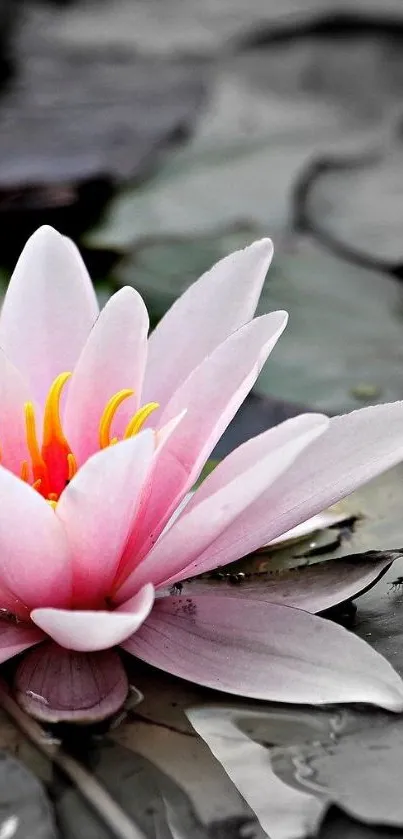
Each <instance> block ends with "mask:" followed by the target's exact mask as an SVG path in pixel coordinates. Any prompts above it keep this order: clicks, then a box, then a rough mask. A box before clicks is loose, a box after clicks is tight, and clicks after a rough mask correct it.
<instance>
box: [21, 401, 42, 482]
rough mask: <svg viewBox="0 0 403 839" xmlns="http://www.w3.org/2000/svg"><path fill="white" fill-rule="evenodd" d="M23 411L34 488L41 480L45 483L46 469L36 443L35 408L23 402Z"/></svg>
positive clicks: (29, 403) (30, 403)
mask: <svg viewBox="0 0 403 839" xmlns="http://www.w3.org/2000/svg"><path fill="white" fill-rule="evenodd" d="M24 411H25V428H26V435H27V446H28V451H29V453H30V455H31V461H32V473H33V476H34V489H38V488H39V487H40V486H41V485H42V482H43V483H44V484H45V485H46V484H47V482H48V470H47V468H46V463H45V461H44V459H43V457H42V453H41V450H40V448H39V445H38V438H37V436H36V423H35V410H34V406H33V404H32V402H26V403H25V405H24ZM38 481H39V484H38Z"/></svg>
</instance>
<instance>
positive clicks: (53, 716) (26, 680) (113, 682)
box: [13, 643, 129, 723]
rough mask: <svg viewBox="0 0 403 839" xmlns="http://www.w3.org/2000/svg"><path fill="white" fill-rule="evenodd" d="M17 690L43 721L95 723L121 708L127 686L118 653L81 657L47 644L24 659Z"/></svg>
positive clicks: (26, 708)
mask: <svg viewBox="0 0 403 839" xmlns="http://www.w3.org/2000/svg"><path fill="white" fill-rule="evenodd" d="M13 691H14V694H15V698H16V700H17V702H18V703H19V705H20V706H21V707H22V708H23V709H24V711H26V712H27V713H28V714H30V715H31V716H32V717H35V718H36V719H38V720H41V721H42V722H49V723H56V722H75V723H80V722H82V723H95V722H100V721H101V720H104V719H106V718H107V717H110V716H112V714H115V713H116V712H117V711H118V710H119V709H120V708H121V707H122V705H123V704H124V702H125V700H126V698H127V695H128V691H129V685H128V681H127V676H126V673H125V670H124V667H123V665H122V662H121V660H120V658H119V655H118V653H117V652H116V651H115V650H102V651H101V652H95V653H77V652H71V651H70V650H64V649H62V648H61V647H58V646H57V644H53V643H46V644H42V645H41V646H40V647H38V648H36V649H35V650H32V651H31V652H29V653H28V654H27V655H25V656H24V658H23V659H22V661H21V662H20V664H19V665H18V667H17V670H16V673H15V677H14V683H13Z"/></svg>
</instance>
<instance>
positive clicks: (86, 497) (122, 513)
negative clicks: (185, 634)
mask: <svg viewBox="0 0 403 839" xmlns="http://www.w3.org/2000/svg"><path fill="white" fill-rule="evenodd" d="M153 457H154V434H153V432H152V431H151V430H150V431H143V432H141V433H140V434H138V435H137V436H136V437H134V438H133V439H130V440H125V441H124V442H122V443H117V444H116V445H115V446H109V447H108V448H106V449H104V450H103V451H101V452H98V453H97V454H95V455H93V456H92V457H91V458H90V459H89V460H87V462H86V463H85V464H84V466H82V467H81V469H79V470H78V472H77V473H76V475H75V476H74V478H73V480H72V481H71V482H70V483H69V485H68V486H67V487H66V489H65V490H64V492H63V493H62V495H61V498H60V501H59V503H58V505H57V508H56V517H57V519H58V520H59V521H60V522H61V524H62V525H63V526H64V528H65V531H66V535H67V540H68V543H69V545H70V549H71V553H72V557H73V565H72V569H73V603H74V606H75V608H79V607H80V606H83V607H85V608H89V607H90V606H91V605H93V606H94V607H97V606H99V601H100V600H101V602H104V598H105V595H106V594H108V593H109V590H110V587H111V585H112V582H113V579H114V576H115V573H116V571H117V568H118V566H119V562H120V559H121V555H122V552H123V549H124V546H125V544H126V541H127V538H128V536H129V534H130V531H131V529H132V527H133V522H134V520H135V517H136V513H137V509H138V505H139V501H140V495H141V490H142V488H143V484H144V482H145V480H146V478H147V475H148V472H149V470H150V468H151V464H152V461H153ZM49 605H50V604H49ZM52 605H53V604H52Z"/></svg>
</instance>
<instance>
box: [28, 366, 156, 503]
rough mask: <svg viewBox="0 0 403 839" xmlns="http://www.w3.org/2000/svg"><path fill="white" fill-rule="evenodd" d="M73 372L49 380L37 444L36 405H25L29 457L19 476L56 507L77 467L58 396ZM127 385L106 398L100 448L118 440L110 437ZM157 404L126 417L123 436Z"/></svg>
mask: <svg viewBox="0 0 403 839" xmlns="http://www.w3.org/2000/svg"><path fill="white" fill-rule="evenodd" d="M71 375H72V374H71V373H70V372H65V373H60V374H59V375H58V376H57V377H56V378H55V380H54V381H53V382H52V384H51V386H50V388H49V392H48V394H47V398H46V401H45V410H44V417H43V432H42V443H41V445H40V444H39V441H38V434H37V423H36V417H35V407H34V404H33V403H32V402H26V403H25V405H24V414H25V431H26V441H27V450H28V453H29V458H30V459H29V460H28V459H27V460H23V462H22V464H21V471H20V477H21V479H22V480H23V481H25V482H26V483H29V484H30V485H31V486H32V487H33V489H35V490H37V492H39V493H40V495H42V496H43V497H44V498H45V499H46V500H47V501H48V503H49V504H50V505H51V506H53V507H55V506H56V504H57V502H58V500H59V497H60V495H61V493H62V492H63V490H64V489H65V487H66V486H67V484H68V483H69V481H71V479H72V478H73V477H74V475H75V474H76V472H77V469H78V463H77V458H76V457H75V455H74V453H73V451H72V450H71V446H70V444H69V442H68V440H67V438H66V435H65V433H64V431H63V425H62V420H61V415H60V400H61V395H62V391H63V388H64V386H65V384H66V382H67V381H68V379H69V378H70V376H71ZM133 394H134V391H133V390H130V389H124V390H120V391H118V392H117V393H115V394H114V395H113V396H112V397H111V398H110V399H109V401H108V402H107V404H106V406H105V409H104V411H103V413H102V416H101V418H100V421H99V427H98V438H99V448H100V449H104V448H106V447H108V446H113V445H115V444H116V443H118V442H119V438H118V437H116V436H115V437H111V428H112V423H113V419H114V416H115V414H116V412H117V410H118V408H119V406H120V405H121V404H122V402H123V401H124V400H125V399H128V398H129V397H130V396H133ZM157 408H159V404H158V402H148V403H147V404H146V405H143V406H142V407H141V408H139V410H138V411H136V412H135V413H134V414H133V416H132V417H131V419H130V420H129V422H128V424H127V426H126V429H125V431H124V433H123V435H122V438H121V439H122V440H127V439H128V438H129V437H134V436H135V435H136V434H138V432H139V431H140V430H141V429H142V427H143V425H144V423H145V422H146V420H147V419H148V417H149V416H150V414H151V413H152V412H153V411H155V410H156V409H157Z"/></svg>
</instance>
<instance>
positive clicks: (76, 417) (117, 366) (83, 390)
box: [64, 288, 148, 463]
mask: <svg viewBox="0 0 403 839" xmlns="http://www.w3.org/2000/svg"><path fill="white" fill-rule="evenodd" d="M147 333H148V314H147V309H146V307H145V305H144V303H143V301H142V299H141V297H140V295H139V294H137V292H136V291H134V289H133V288H122V290H121V291H118V292H117V293H116V294H114V295H113V297H111V299H110V300H109V301H108V303H107V304H106V306H105V308H104V309H103V310H102V312H101V314H100V316H99V318H98V320H97V322H96V324H95V326H94V328H93V329H92V331H91V332H90V334H89V336H88V340H87V342H86V344H85V346H84V348H83V351H82V353H81V355H80V358H79V359H78V362H77V366H76V368H75V370H74V373H73V377H72V379H71V382H70V386H69V392H68V396H67V401H66V409H65V418H64V426H65V430H66V436H67V439H68V441H69V443H70V445H71V448H72V450H73V451H74V454H75V455H76V457H77V458H78V460H79V462H80V463H82V462H83V461H84V460H85V459H86V458H87V457H89V455H91V454H93V453H94V452H95V451H98V449H99V423H100V419H101V417H102V414H103V411H104V408H105V406H106V404H107V402H108V400H109V399H110V398H111V397H112V396H114V394H115V393H117V392H118V391H119V390H124V389H127V388H129V389H131V390H134V392H135V394H134V396H133V397H130V398H129V399H128V400H126V401H125V402H123V403H122V405H121V406H120V407H119V409H118V411H117V413H116V416H115V419H114V422H113V426H112V430H111V437H114V436H115V435H116V436H118V437H119V438H120V437H121V436H122V435H123V432H124V430H125V428H126V425H127V423H128V421H129V419H130V418H131V416H132V415H133V414H134V413H135V411H136V410H137V407H138V405H139V402H140V399H141V390H142V385H143V374H144V365H145V361H146V353H147Z"/></svg>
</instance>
